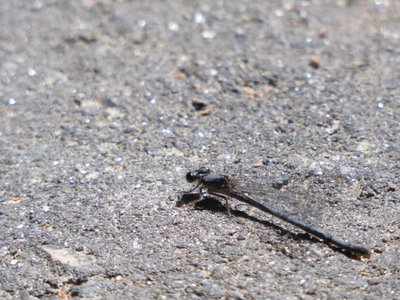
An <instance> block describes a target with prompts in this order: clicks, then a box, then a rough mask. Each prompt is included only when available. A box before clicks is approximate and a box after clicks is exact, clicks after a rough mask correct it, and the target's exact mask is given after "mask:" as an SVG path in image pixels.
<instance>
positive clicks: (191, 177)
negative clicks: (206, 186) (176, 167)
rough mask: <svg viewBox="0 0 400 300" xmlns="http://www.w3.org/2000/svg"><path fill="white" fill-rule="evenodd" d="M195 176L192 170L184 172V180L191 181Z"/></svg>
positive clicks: (194, 179)
mask: <svg viewBox="0 0 400 300" xmlns="http://www.w3.org/2000/svg"><path fill="white" fill-rule="evenodd" d="M196 179H197V176H196V174H195V173H194V172H188V173H186V181H187V182H189V183H192V182H194V181H196Z"/></svg>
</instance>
